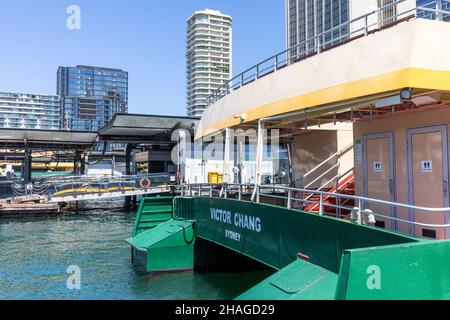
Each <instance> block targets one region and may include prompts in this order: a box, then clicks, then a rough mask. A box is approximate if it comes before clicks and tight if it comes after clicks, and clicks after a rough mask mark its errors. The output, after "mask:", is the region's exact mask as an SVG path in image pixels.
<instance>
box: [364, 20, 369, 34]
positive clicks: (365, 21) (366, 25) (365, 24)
mask: <svg viewBox="0 0 450 320" xmlns="http://www.w3.org/2000/svg"><path fill="white" fill-rule="evenodd" d="M368 19H369V17H368V15H366V16H365V17H364V35H365V36H366V37H367V35H368V34H369V30H368V27H369V21H368Z"/></svg>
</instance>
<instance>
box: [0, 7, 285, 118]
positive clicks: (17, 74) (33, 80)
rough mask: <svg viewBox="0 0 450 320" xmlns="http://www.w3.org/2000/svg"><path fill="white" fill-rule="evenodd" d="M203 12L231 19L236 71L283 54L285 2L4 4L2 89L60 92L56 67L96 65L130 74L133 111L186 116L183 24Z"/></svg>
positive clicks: (0, 65) (0, 56)
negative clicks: (75, 24)
mask: <svg viewBox="0 0 450 320" xmlns="http://www.w3.org/2000/svg"><path fill="white" fill-rule="evenodd" d="M71 4H75V5H78V6H80V8H81V30H68V29H67V28H66V20H67V18H68V15H67V14H66V9H67V7H68V6H69V5H71ZM205 8H210V9H217V10H221V11H222V12H224V13H227V14H230V15H232V16H233V59H234V63H233V69H234V72H236V73H239V72H241V71H243V70H244V69H246V68H248V67H250V66H251V65H253V64H255V63H257V62H258V61H259V60H262V59H263V58H266V57H268V56H270V55H272V54H274V53H275V52H278V51H281V50H283V49H284V46H285V36H284V29H285V27H284V1H283V0H172V1H163V0H159V1H155V0H128V1H125V0H120V1H119V0H72V1H65V0H39V1H35V0H27V1H25V0H15V1H5V0H3V1H1V5H0V38H1V41H2V46H1V49H0V91H13V92H14V91H19V92H35V93H46V94H55V93H56V71H57V68H58V66H60V65H63V66H71V65H77V64H82V65H98V66H104V67H111V68H121V69H124V70H127V71H128V72H129V111H130V112H132V113H147V114H166V115H185V29H186V26H185V21H186V19H187V18H188V17H189V16H190V15H191V14H192V13H193V12H194V11H196V10H200V9H205Z"/></svg>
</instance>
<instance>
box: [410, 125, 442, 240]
mask: <svg viewBox="0 0 450 320" xmlns="http://www.w3.org/2000/svg"><path fill="white" fill-rule="evenodd" d="M447 150H448V146H447V126H433V127H425V128H417V129H410V130H408V171H409V172H408V176H409V203H410V204H411V205H414V206H419V207H425V208H447V207H448V204H449V199H448V196H449V195H448V156H447ZM447 215H448V213H446V212H436V213H434V212H427V211H421V210H410V214H409V220H411V221H416V222H418V223H421V224H426V225H444V224H447V223H448V216H447ZM410 233H411V234H413V235H416V236H419V237H426V238H436V239H444V238H445V237H446V230H445V229H444V228H436V227H431V226H422V225H415V226H414V225H411V226H410Z"/></svg>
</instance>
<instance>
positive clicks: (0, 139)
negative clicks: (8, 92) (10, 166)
mask: <svg viewBox="0 0 450 320" xmlns="http://www.w3.org/2000/svg"><path fill="white" fill-rule="evenodd" d="M96 139H97V133H96V132H81V131H57V130H34V129H13V128H4V129H0V148H2V149H10V148H25V146H26V145H28V147H29V148H30V149H32V150H48V151H53V150H80V151H83V150H87V149H89V148H91V147H92V146H93V145H94V144H95V141H96Z"/></svg>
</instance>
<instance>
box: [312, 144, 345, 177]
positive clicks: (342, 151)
mask: <svg viewBox="0 0 450 320" xmlns="http://www.w3.org/2000/svg"><path fill="white" fill-rule="evenodd" d="M352 147H353V142H352V143H350V144H349V145H347V146H346V147H344V148H343V149H341V150H339V151H337V152H336V153H334V154H332V155H331V156H330V157H328V158H327V159H326V160H325V161H323V162H321V163H320V164H319V165H317V166H316V167H315V168H313V169H311V170H310V171H309V172H308V173H306V174H305V175H304V176H303V178H307V177H309V176H310V175H311V174H312V173H314V172H315V171H317V170H318V169H319V168H320V167H322V166H324V165H326V164H327V163H328V162H329V161H331V160H332V159H334V158H336V157H340V156H341V155H343V154H345V153H347V151H348V150H349V149H351V148H352Z"/></svg>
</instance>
